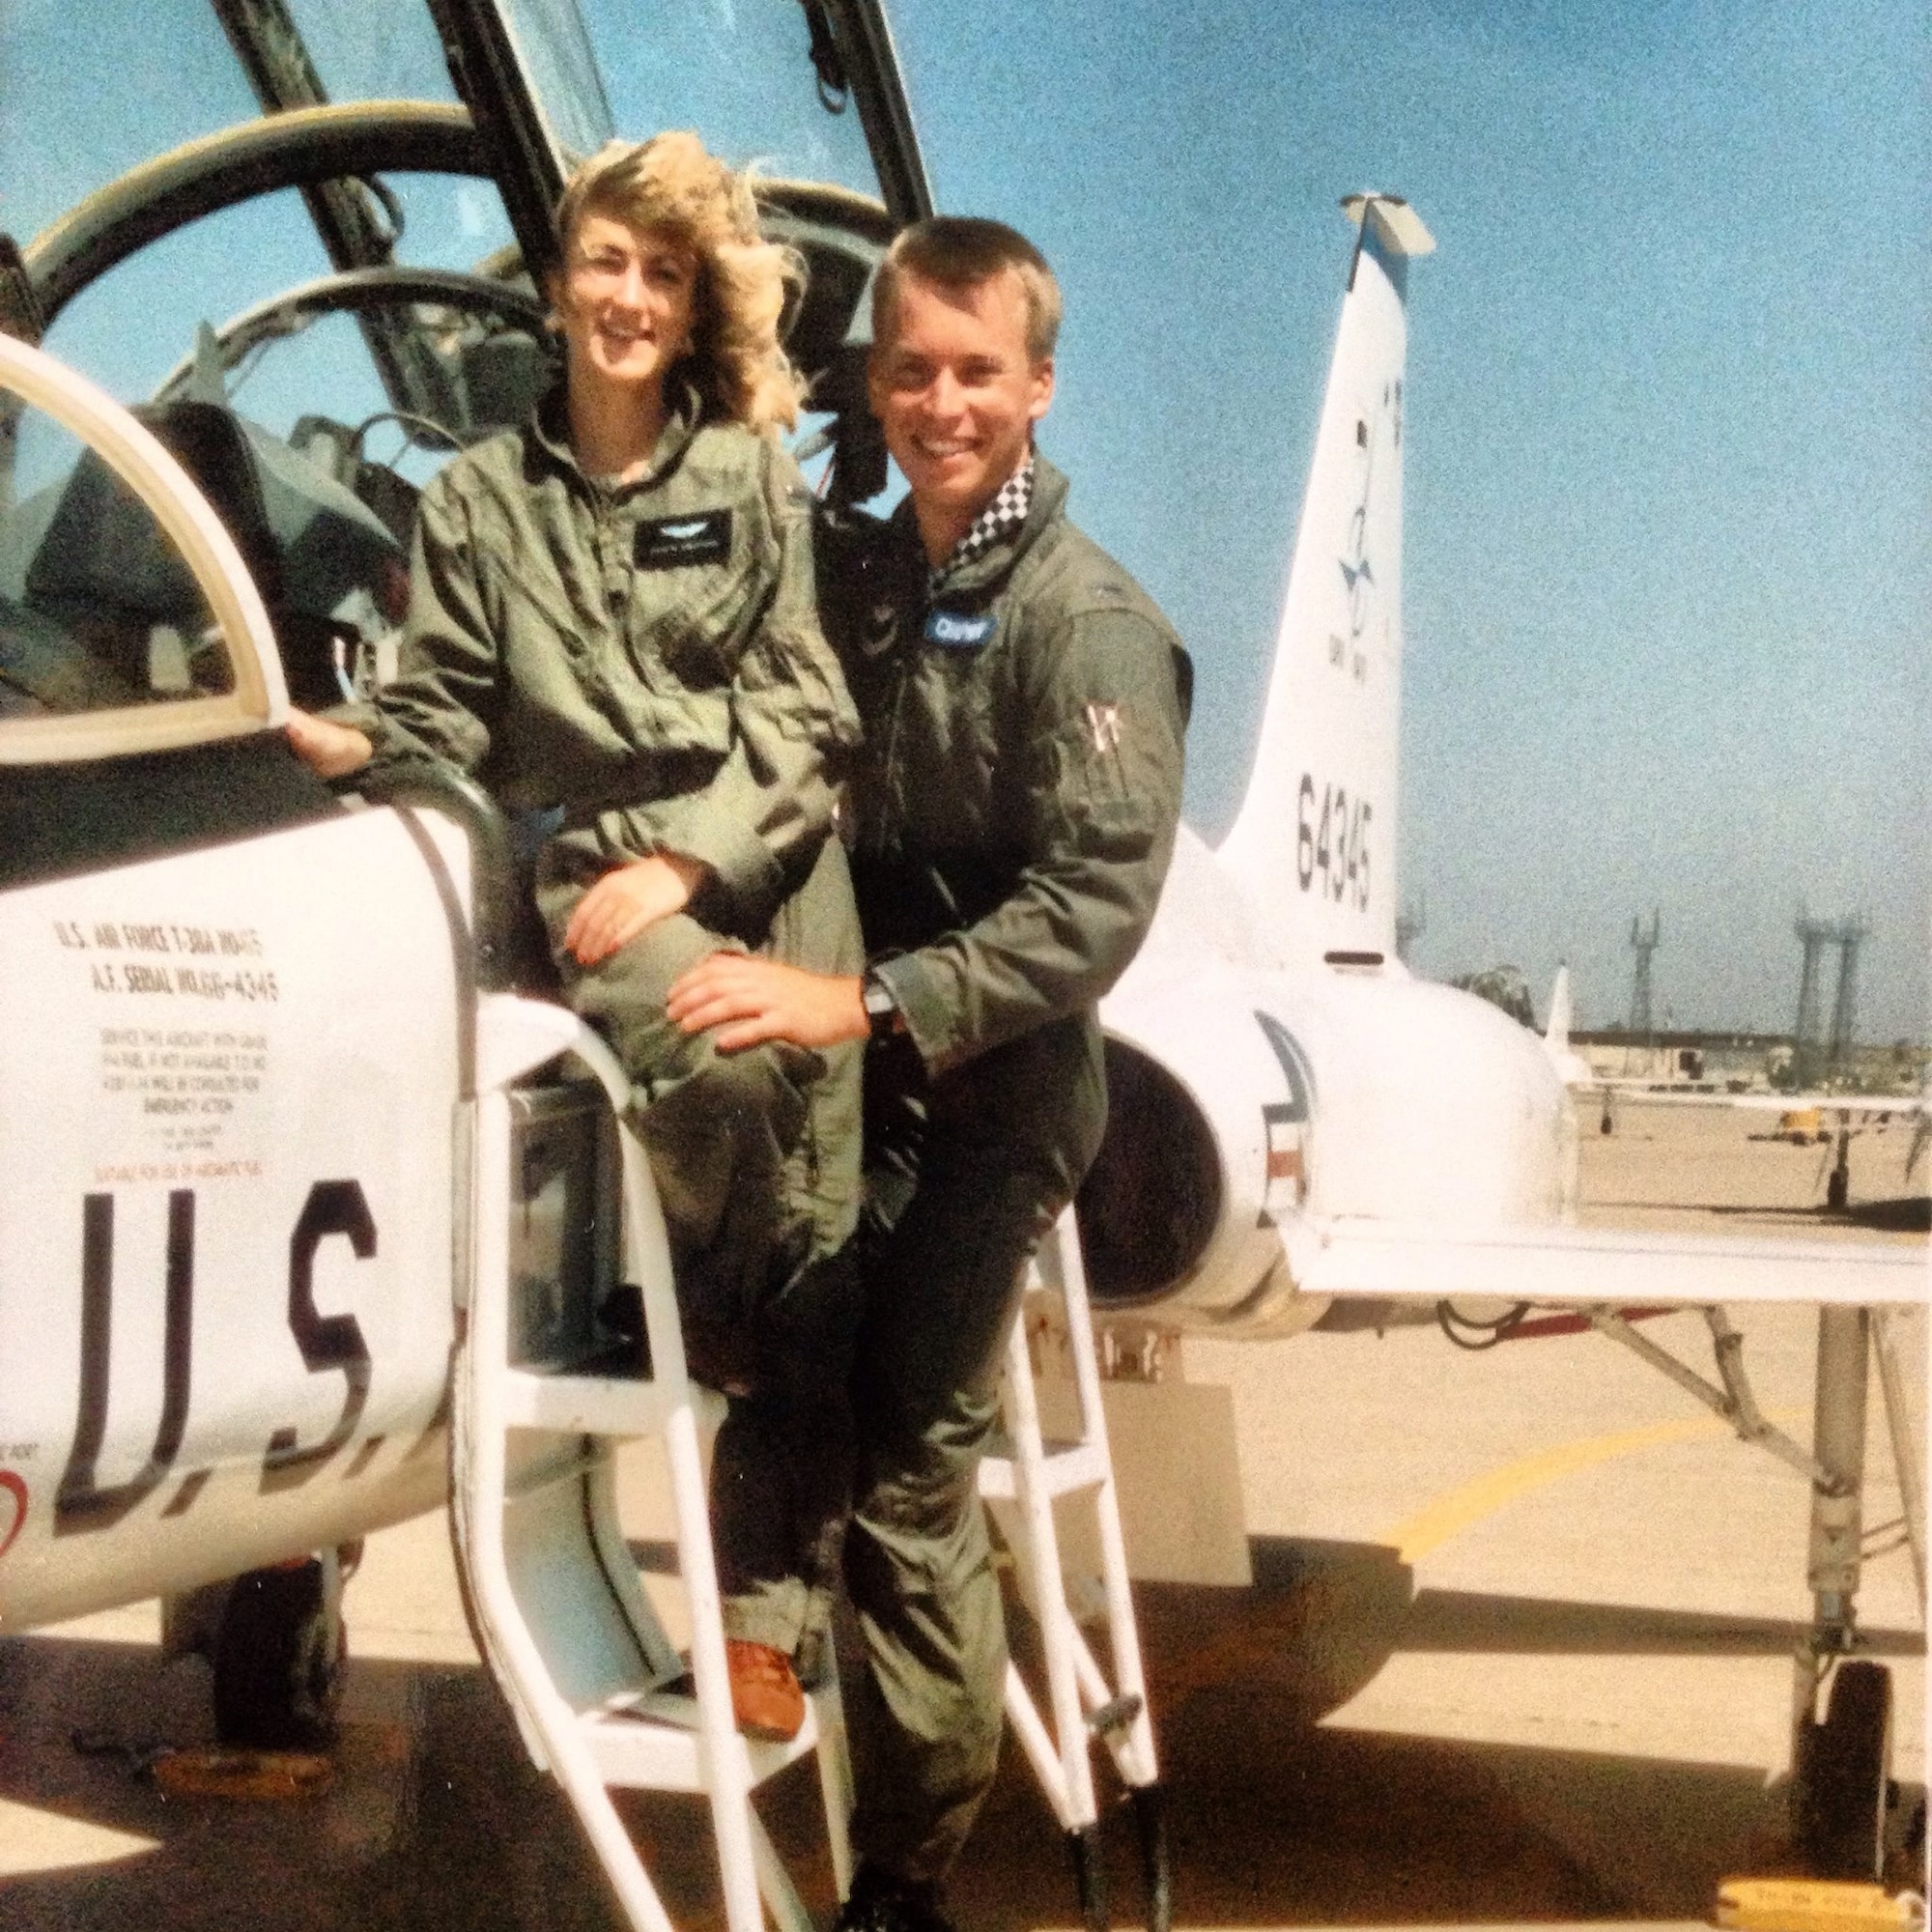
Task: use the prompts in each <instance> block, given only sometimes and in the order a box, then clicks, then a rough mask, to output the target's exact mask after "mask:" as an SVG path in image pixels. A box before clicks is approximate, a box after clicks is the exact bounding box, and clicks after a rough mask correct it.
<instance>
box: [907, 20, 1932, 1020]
mask: <svg viewBox="0 0 1932 1932" xmlns="http://www.w3.org/2000/svg"><path fill="white" fill-rule="evenodd" d="M894 18H895V25H896V29H897V33H898V38H899V43H900V50H901V53H902V55H903V57H904V59H905V62H906V65H907V67H908V69H909V71H910V79H911V85H912V91H913V98H914V107H915V111H916V113H917V116H918V119H919V124H920V128H921V132H922V135H923V140H924V143H925V147H926V152H927V156H928V162H929V165H930V167H931V171H932V174H933V178H934V184H935V188H936V192H937V194H938V197H939V199H940V201H941V203H942V205H943V206H945V207H947V208H949V209H952V210H956V211H959V212H980V213H997V214H1000V215H1002V216H1005V217H1006V218H1008V219H1009V220H1012V221H1015V222H1016V223H1018V225H1020V226H1021V227H1023V228H1026V229H1027V230H1029V232H1031V233H1032V234H1033V235H1034V236H1035V237H1036V239H1037V240H1038V241H1039V242H1040V243H1041V245H1042V246H1043V247H1044V248H1045V249H1046V251H1047V253H1048V255H1049V256H1050V257H1051V258H1052V259H1053V260H1054V262H1055V264H1056V266H1057V268H1058V270H1059V271H1060V273H1061V276H1062V278H1063V280H1064V282H1065V289H1066V295H1067V303H1068V311H1069V319H1068V324H1067V327H1066V332H1065V337H1064V347H1063V352H1062V356H1061V365H1060V375H1061V389H1060V399H1059V402H1058V404H1057V406H1056V410H1055V414H1054V417H1053V418H1052V420H1051V421H1050V423H1049V425H1048V435H1047V438H1046V447H1047V448H1048V450H1049V452H1050V453H1051V454H1053V455H1054V457H1055V459H1056V460H1057V461H1059V462H1061V463H1062V465H1063V467H1065V469H1068V470H1069V471H1070V472H1071V474H1072V476H1073V479H1074V489H1075V496H1074V504H1073V507H1074V511H1075V514H1076V515H1077V516H1079V517H1080V518H1082V519H1083V520H1084V521H1085V522H1086V523H1087V525H1088V526H1089V527H1090V528H1092V530H1093V531H1094V534H1095V535H1097V536H1098V537H1099V538H1100V539H1101V540H1102V541H1103V542H1105V543H1107V544H1108V545H1109V546H1110V547H1112V548H1114V549H1115V550H1116V551H1117V552H1118V553H1119V554H1120V555H1121V556H1122V559H1123V560H1124V561H1126V562H1127V563H1128V564H1129V565H1130V566H1131V567H1132V568H1133V569H1135V570H1136V571H1137V572H1138V573H1139V574H1140V575H1141V576H1142V578H1143V579H1144V581H1145V582H1147V583H1148V585H1149V587H1150V588H1151V589H1152V590H1153V591H1154V592H1155V594H1156V595H1157V596H1158V597H1159V598H1160V599H1161V601H1162V603H1163V604H1164V605H1165V606H1166V607H1167V609H1168V610H1169V611H1170V612H1171V613H1172V614H1173V616H1174V617H1175V619H1176V621H1177V622H1178V623H1179V626H1180V629H1181V631H1182V633H1183V635H1184V636H1185V637H1186V639H1187V641H1188V643H1189V645H1190V647H1191V648H1192V650H1193V652H1194V654H1195V658H1196V661H1197V665H1198V668H1199V681H1200V702H1199V706H1198V709H1197V713H1196V722H1195V725H1194V730H1193V733H1192V739H1191V746H1190V750H1191V756H1192V774H1191V778H1190V783H1189V801H1190V807H1191V810H1192V815H1193V817H1194V820H1195V822H1196V824H1197V825H1198V826H1200V827H1201V829H1203V830H1204V831H1208V832H1209V833H1212V832H1213V831H1215V830H1218V829H1219V828H1220V827H1221V826H1222V825H1224V824H1225V822H1226V821H1227V819H1228V818H1229V817H1230V815H1231V814H1232V811H1233V809H1234V806H1235V804H1236V800H1237V799H1238V797H1239V795H1240V789H1241V785H1242V783H1243V782H1244V778H1245V771H1246V764H1247V756H1248V747H1249V741H1250V736H1251V733H1252V731H1253V729H1254V725H1255V722H1256V720H1257V717H1258V709H1259V702H1260V696H1261V691H1262V679H1263V676H1264V664H1265V659H1266V654H1267V649H1268V646H1269V643H1270V641H1271V639H1272V635H1273V629H1274V623H1275V617H1276V612H1277V607H1278V600H1279V595H1280V589H1281V582H1282V576H1283V573H1284V570H1285V568H1286V561H1287V556H1288V552H1289V546H1290V543H1291V540H1292V536H1293V524H1294V518H1295V515H1296V513H1297V510H1298V507H1299V493H1300V488H1301V483H1302V479H1303V477H1304V475H1305V471H1306V465H1307V460H1308V451H1309V446H1310V443H1311V440H1312V438H1313V435H1314V427H1315V417H1316V411H1317V409H1318V407H1319V403H1320V394H1321V381H1322V377H1323V374H1324V371H1325V364H1326V356H1327V353H1328V348H1329V341H1330V336H1331V331H1332V329H1333V326H1334V319H1335V314H1336V309H1337V304H1338V302H1339V300H1340V296H1341V280H1342V276H1343V273H1344V271H1345V269H1346V263H1347V255H1348V242H1349V232H1348V230H1347V228H1346V226H1345V224H1344V222H1343V219H1342V217H1341V216H1340V214H1339V213H1337V212H1336V207H1335V204H1336V200H1337V198H1338V197H1339V196H1340V195H1342V194H1343V193H1345V192H1347V191H1348V190H1350V189H1353V188H1360V187H1376V188H1381V189H1387V190H1393V191H1396V192H1399V193H1403V194H1406V196H1407V197H1408V198H1409V199H1410V200H1411V201H1413V202H1414V204H1415V205H1416V207H1417V209H1418V210H1419V212H1420V213H1422V214H1423V216H1424V218H1425V219H1426V220H1427V221H1428V222H1429V223H1430V225H1431V227H1432V228H1433V230H1434V232H1435V237H1436V239H1437V241H1438V243H1439V252H1438V253H1437V254H1436V255H1435V256H1433V257H1432V258H1430V259H1429V260H1428V261H1427V262H1425V263H1423V264H1421V265H1420V266H1419V267H1418V269H1417V270H1416V271H1415V273H1414V274H1413V275H1412V277H1411V281H1410V291H1411V306H1410V382H1409V387H1408V414H1407V426H1408V429H1409V435H1408V439H1407V442H1406V449H1407V456H1408V471H1407V503H1406V514H1407V547H1406V548H1407V554H1406V632H1407V639H1408V669H1407V684H1406V694H1405V717H1404V746H1405V750H1404V765H1405V770H1404V799H1403V819H1402V828H1401V841H1402V853H1401V869H1402V878H1403V891H1404V896H1405V898H1406V899H1409V900H1415V899H1418V898H1419V899H1421V900H1422V901H1424V902H1425V904H1426V910H1427V926H1426V930H1425V932H1424V935H1423V937H1422V939H1421V941H1420V944H1419V946H1418V948H1417V960H1418V963H1419V965H1420V966H1421V967H1422V968H1423V970H1425V971H1428V972H1431V973H1438V974H1445V975H1446V974H1449V973H1453V972H1457V971H1461V970H1465V969H1467V968H1470V967H1476V966H1484V965H1490V964H1493V963H1496V962H1498V961H1501V960H1509V961H1513V962H1515V963H1517V964H1518V965H1520V966H1521V967H1522V968H1523V969H1524V970H1525V971H1526V972H1527V973H1528V974H1529V976H1530V980H1531V983H1532V985H1533V986H1534V987H1535V989H1536V995H1537V1002H1538V1009H1539V1011H1541V1009H1542V1008H1543V1006H1544V1004H1545V1002H1546V1001H1547V998H1548V984H1549V980H1550V979H1551V977H1552V976H1553V973H1554V970H1555V967H1556V964H1557V961H1558V960H1559V959H1560V958H1564V957H1567V958H1568V959H1569V960H1570V961H1571V964H1572V968H1573V972H1574V973H1575V976H1576V979H1577V994H1578V1001H1579V1005H1580V1007H1581V1009H1582V1017H1583V1019H1584V1020H1585V1021H1586V1022H1598V1023H1604V1022H1611V1021H1614V1020H1616V1019H1618V1018H1620V1017H1621V1016H1622V1014H1623V1012H1624V1011H1625V1010H1626V1009H1627V1006H1628V1002H1629V996H1630V956H1631V955H1630V949H1629V945H1628V934H1629V930H1630V923H1631V920H1632V917H1633V915H1634V914H1635V913H1637V912H1639V911H1643V912H1645V913H1647V912H1648V911H1649V909H1650V908H1651V907H1653V906H1657V907H1661V909H1662V922H1663V944H1662V948H1661V950H1660V951H1659V952H1658V955H1657V959H1656V966H1655V972H1656V982H1657V998H1658V1001H1659V1004H1660V1006H1661V1007H1662V1006H1667V1007H1668V1008H1669V1009H1670V1011H1671V1013H1672V1014H1673V1015H1674V1016H1675V1018H1676V1019H1677V1020H1678V1021H1679V1022H1681V1023H1685V1024H1710V1025H1717V1024H1734V1023H1735V1024H1748V1025H1753V1026H1764V1027H1776V1028H1785V1027H1789V1025H1790V1024H1791V1020H1792V1016H1793V1011H1794V1009H1795V1006H1796V997H1797V981H1798V948H1797V944H1796V942H1795V940H1794V939H1793V938H1792V936H1791V931H1790V928H1791V923H1792V918H1793V914H1794V912H1795V909H1796V906H1797V902H1798V901H1799V900H1800V899H1801V898H1804V899H1805V900H1807V901H1808V902H1809V904H1810V907H1811V910H1812V911H1813V913H1814V914H1830V915H1836V914H1838V913H1840V912H1846V911H1861V912H1863V913H1864V914H1866V915H1867V916H1868V917H1869V919H1870V921H1871V923H1872V926H1873V937H1872V939H1871V940H1870V941H1869V942H1868V944H1867V947H1866V951H1865V954H1864V959H1863V969H1862V974H1861V980H1862V999H1861V1010H1862V1019H1863V1025H1862V1026H1861V1032H1863V1033H1864V1034H1865V1035H1866V1037H1885V1038H1890V1037H1899V1036H1902V1035H1908V1034H1910V1035H1914V1036H1918V1035H1920V1034H1922V1033H1923V1032H1924V1031H1925V1027H1926V1006H1927V973H1926V957H1927V951H1928V902H1932V892H1928V886H1932V838H1928V830H1927V803H1928V799H1927V773H1928V769H1932V703H1928V699H1929V698H1932V677H1928V673H1927V649H1928V641H1932V640H1929V639H1928V636H1927V630H1928V616H1932V597H1928V590H1932V581H1929V580H1932V568H1928V565H1932V554H1928V537H1927V530H1928V510H1932V500H1928V499H1932V489H1928V478H1932V466H1928V461H1927V458H1926V455H1925V448H1924V437H1925V428H1926V422H1925V396H1926V383H1925V377H1926V373H1927V353H1926V352H1927V336H1926V314H1927V308H1926V270H1927V267H1928V262H1927V237H1928V235H1932V222H1928V215H1932V209H1928V183H1932V169H1929V168H1928V160H1929V159H1932V156H1928V145H1929V144H1928V139H1927V133H1928V116H1927V106H1926V83H1927V78H1928V62H1927V53H1928V36H1927V28H1926V24H1925V20H1926V16H1925V14H1924V12H1923V9H1922V8H1920V7H1918V6H1915V5H1911V4H1906V3H1905V0H1843V3H1842V4H1819V3H1818V0H1807V4H1803V5H1798V4H1776V0H1773V4H1753V0H1685V4H1645V3H1644V0H1636V4H1629V0H1626V3H1625V4H1617V5H1610V4H1596V0H1560V4H1559V0H1549V4H1533V0H1493V4H1437V5H1424V4H1420V0H1323V4H1321V5H1302V6H1298V7H1290V6H1285V5H1242V4H1235V0H1195V3H1194V4H1190V5H1187V6H1181V7H1176V6H1173V5H1171V4H1156V0H1114V4H1111V5H1109V6H1106V7H1094V6H1090V5H1086V4H1082V0H1035V4H1031V5H1029V6H1027V7H1026V8H1024V9H1014V8H1011V7H1009V6H1005V5H998V6H996V5H980V6H967V5H961V4H959V0H945V4H941V0H899V4H898V5H897V6H896V7H895V13H894Z"/></svg>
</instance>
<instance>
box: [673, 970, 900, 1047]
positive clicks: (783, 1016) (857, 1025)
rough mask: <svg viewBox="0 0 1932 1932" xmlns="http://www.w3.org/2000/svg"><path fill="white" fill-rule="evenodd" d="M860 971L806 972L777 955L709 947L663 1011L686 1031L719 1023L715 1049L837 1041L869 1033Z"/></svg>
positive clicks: (678, 984) (834, 1043)
mask: <svg viewBox="0 0 1932 1932" xmlns="http://www.w3.org/2000/svg"><path fill="white" fill-rule="evenodd" d="M861 987H862V982H861V980H860V979H859V976H858V974H856V973H853V974H851V975H849V976H847V975H842V974H829V973H808V972H806V970H805V969H804V968H803V967H801V966H785V965H782V964H781V963H780V962H779V961H778V960H776V959H748V958H747V957H746V956H745V955H744V954H743V953H742V952H714V953H713V954H712V955H711V957H710V958H709V959H702V960H700V961H699V962H698V963H697V964H696V966H694V967H693V968H692V969H691V971H690V972H688V973H686V974H684V975H683V976H682V977H681V978H680V979H679V980H677V981H676V982H675V983H674V984H673V985H672V987H671V989H670V997H669V998H668V999H667V1000H666V1001H665V1011H666V1013H667V1014H668V1016H669V1017H670V1018H671V1019H673V1020H675V1021H676V1022H677V1024H678V1025H679V1026H681V1027H682V1028H683V1029H684V1030H685V1032H686V1033H704V1032H706V1031H708V1030H709V1029H710V1028H713V1027H716V1028H717V1030H718V1042H717V1043H718V1050H719V1051H720V1052H721V1053H736V1052H737V1051H738V1049H739V1048H740V1047H746V1046H756V1045H758V1044H759V1043H760V1042H761V1041H763V1040H768V1039H787V1040H790V1041H791V1043H792V1044H793V1045H794V1046H837V1045H838V1043H839V1042H840V1041H841V1040H847V1039H864V1038H865V1037H867V1034H869V1033H870V1032H871V1024H870V1022H869V1021H868V1020H867V1017H866V1002H865V999H864V997H863V994H862V990H861Z"/></svg>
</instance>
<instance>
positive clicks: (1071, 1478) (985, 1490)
mask: <svg viewBox="0 0 1932 1932" xmlns="http://www.w3.org/2000/svg"><path fill="white" fill-rule="evenodd" d="M1040 1473H1041V1476H1042V1478H1043V1480H1044V1482H1045V1484H1046V1492H1047V1494H1048V1495H1050V1496H1065V1495H1070V1494H1071V1493H1072V1492H1074V1491H1076V1490H1095V1489H1098V1488H1099V1487H1100V1485H1101V1484H1102V1483H1104V1482H1105V1481H1106V1480H1107V1476H1108V1473H1109V1472H1108V1468H1107V1459H1106V1458H1105V1457H1104V1456H1102V1455H1101V1454H1100V1452H1099V1450H1098V1449H1097V1448H1095V1447H1094V1445H1093V1444H1092V1443H1087V1442H1077V1443H1075V1444H1074V1445H1073V1446H1072V1447H1071V1448H1067V1449H1055V1450H1053V1451H1051V1452H1050V1453H1049V1454H1048V1455H1046V1456H1044V1457H1043V1458H1042V1459H1041V1461H1040ZM980 1494H981V1495H982V1496H986V1497H989V1498H991V1499H992V1500H993V1501H995V1502H1009V1501H1011V1500H1013V1499H1014V1498H1015V1497H1016V1496H1017V1495H1018V1494H1019V1478H1018V1475H1017V1474H1016V1472H1015V1468H1014V1459H1013V1458H1012V1457H1010V1456H987V1457H985V1458H983V1459H982V1460H981V1461H980Z"/></svg>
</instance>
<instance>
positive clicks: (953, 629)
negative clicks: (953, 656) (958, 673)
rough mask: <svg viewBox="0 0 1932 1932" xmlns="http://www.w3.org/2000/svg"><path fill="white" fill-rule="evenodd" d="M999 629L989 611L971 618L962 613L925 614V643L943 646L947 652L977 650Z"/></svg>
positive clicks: (932, 612) (939, 612) (937, 612)
mask: <svg viewBox="0 0 1932 1932" xmlns="http://www.w3.org/2000/svg"><path fill="white" fill-rule="evenodd" d="M999 627H1000V620H999V619H998V618H997V617H996V616H994V615H993V613H992V612H991V611H981V612H980V615H979V616H977V617H971V616H968V615H967V614H966V612H965V611H928V612H927V613H926V619H925V641H926V642H927V643H928V644H943V645H945V647H946V648H947V649H948V650H954V651H972V650H978V649H979V647H980V645H981V644H983V643H984V642H985V641H986V639H988V638H990V637H991V636H992V635H993V633H994V632H995V631H996V630H998V629H999Z"/></svg>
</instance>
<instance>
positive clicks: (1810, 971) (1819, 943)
mask: <svg viewBox="0 0 1932 1932" xmlns="http://www.w3.org/2000/svg"><path fill="white" fill-rule="evenodd" d="M1793 930H1794V931H1796V933H1797V934H1798V943H1799V945H1801V946H1802V947H1803V948H1804V967H1803V969H1802V970H1801V972H1800V974H1799V979H1798V1022H1797V1024H1796V1025H1795V1026H1794V1027H1793V1028H1792V1029H1791V1077H1792V1080H1793V1081H1794V1082H1795V1083H1796V1084H1797V1085H1798V1086H1800V1087H1809V1086H1811V1085H1812V1084H1813V1083H1814V1082H1815V1081H1816V1080H1817V1078H1818V1075H1819V1073H1820V1071H1821V1070H1822V1067H1823V1062H1824V1057H1825V1055H1824V1040H1825V1026H1824V1013H1823V1010H1822V1008H1823V1002H1824V996H1825V949H1826V947H1828V946H1835V945H1837V944H1838V934H1839V927H1838V926H1837V925H1835V924H1834V923H1833V922H1832V921H1831V920H1829V919H1810V918H1807V917H1806V915H1805V911H1804V907H1803V906H1802V905H1801V906H1800V907H1799V908H1798V923H1797V924H1796V926H1795V927H1794V928H1793ZM1843 957H1844V955H1843V954H1842V953H1840V954H1839V959H1840V962H1841V964H1842V961H1843ZM1842 978H1843V976H1842V973H1841V974H1840V981H1841V983H1842Z"/></svg>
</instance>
